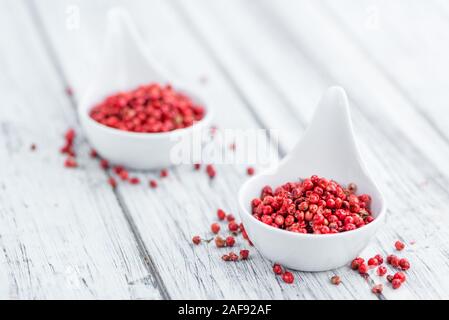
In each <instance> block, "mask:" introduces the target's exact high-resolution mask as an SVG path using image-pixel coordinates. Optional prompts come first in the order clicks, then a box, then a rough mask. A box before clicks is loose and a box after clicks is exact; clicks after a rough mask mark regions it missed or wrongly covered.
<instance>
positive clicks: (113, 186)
mask: <svg viewBox="0 0 449 320" xmlns="http://www.w3.org/2000/svg"><path fill="white" fill-rule="evenodd" d="M108 183H109V185H110V186H111V187H112V188H113V189H115V188H116V187H117V181H116V180H115V179H114V178H113V177H109V179H108Z"/></svg>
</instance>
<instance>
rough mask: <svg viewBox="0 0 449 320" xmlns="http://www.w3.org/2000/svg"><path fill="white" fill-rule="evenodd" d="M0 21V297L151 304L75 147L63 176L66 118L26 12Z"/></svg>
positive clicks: (116, 211) (95, 179) (109, 198)
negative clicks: (76, 163)
mask: <svg viewBox="0 0 449 320" xmlns="http://www.w3.org/2000/svg"><path fill="white" fill-rule="evenodd" d="M0 12H1V18H0V33H1V34H0V47H1V48H2V50H0V70H1V72H0V88H1V90H0V91H1V93H2V106H1V108H0V119H1V120H0V146H1V147H0V166H1V168H2V169H1V174H0V250H1V252H0V264H1V270H2V272H0V273H1V276H0V288H1V289H0V298H1V299H6V298H9V299H86V298H104V299H108V298H122V299H131V298H132V299H140V298H160V297H161V295H160V294H159V291H158V290H157V288H155V286H154V284H153V283H154V279H153V278H152V275H151V274H148V271H147V270H146V268H145V266H144V263H143V261H142V259H141V257H140V255H139V252H138V250H137V246H136V243H135V241H134V239H133V237H132V235H131V233H130V230H129V228H128V227H127V224H126V221H125V219H124V216H123V213H122V211H121V208H120V206H119V204H118V202H117V200H116V198H115V196H114V194H113V193H112V191H111V189H110V188H109V187H108V185H107V183H106V177H105V174H104V173H103V172H102V171H101V170H100V169H99V168H98V166H97V165H96V164H92V163H91V162H89V161H86V159H87V157H86V155H87V153H88V151H89V150H88V149H87V146H86V144H85V143H80V144H79V145H77V146H76V148H77V151H78V152H79V154H80V166H81V167H80V168H79V169H76V170H67V169H64V167H63V161H64V157H63V156H62V155H61V154H59V148H60V147H61V145H62V143H63V133H64V132H65V130H66V129H67V128H68V127H69V126H75V127H76V124H75V117H74V113H73V111H72V110H71V109H70V105H69V101H68V99H67V97H66V95H65V92H64V90H65V88H64V85H63V84H62V83H61V82H60V79H59V78H58V76H57V75H56V72H55V69H54V66H53V65H52V64H51V62H50V60H49V58H48V56H47V52H46V51H45V50H44V48H43V45H42V42H41V41H40V36H39V35H38V34H37V33H36V31H35V28H34V26H33V25H32V23H31V21H32V18H31V17H30V15H29V13H28V9H27V8H26V7H24V6H22V4H21V3H20V2H14V3H13V2H11V1H2V2H0ZM12 28H13V29H14V32H10V30H11V29H12ZM33 143H34V144H36V146H37V149H36V150H35V151H31V150H30V146H31V144H33Z"/></svg>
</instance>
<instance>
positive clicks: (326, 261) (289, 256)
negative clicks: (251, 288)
mask: <svg viewBox="0 0 449 320" xmlns="http://www.w3.org/2000/svg"><path fill="white" fill-rule="evenodd" d="M314 174H316V175H319V176H322V177H326V178H329V179H333V180H335V181H337V182H339V183H341V184H343V185H347V184H348V183H351V182H354V183H356V185H357V190H358V193H367V194H369V195H371V197H372V205H371V209H372V213H373V216H374V218H375V219H374V221H373V222H371V223H370V224H368V225H366V226H363V227H361V228H359V229H356V230H353V231H348V232H342V233H337V234H323V235H320V234H318V235H317V234H300V233H294V232H290V231H285V230H282V229H277V228H273V227H271V226H268V225H266V224H264V223H262V222H260V221H259V220H257V219H255V218H254V217H253V216H252V215H251V200H252V199H253V198H256V197H259V196H260V192H261V190H262V188H263V187H264V186H265V185H269V186H272V187H276V186H279V185H281V184H284V183H285V182H289V181H298V178H306V177H310V176H311V175H314ZM239 204H240V215H241V219H242V221H243V224H244V226H245V228H246V230H247V232H248V235H249V237H250V239H251V241H252V242H253V243H254V245H255V246H256V248H257V249H258V250H259V251H260V252H261V253H262V254H263V255H264V256H265V257H267V258H268V259H270V260H272V261H274V262H278V263H281V264H282V265H284V266H286V267H289V268H292V269H297V270H302V271H324V270H329V269H333V268H337V267H340V266H342V265H344V264H346V263H349V261H350V260H351V259H354V258H355V257H356V256H357V254H358V253H360V251H362V249H363V248H365V246H366V245H367V244H368V242H369V240H370V239H371V238H372V237H373V236H374V234H375V233H376V231H377V230H378V228H379V227H380V226H381V225H382V222H383V220H384V217H385V210H386V209H385V202H384V198H383V196H382V194H381V192H380V191H379V189H378V188H377V186H376V184H375V183H374V181H373V179H372V178H371V177H370V176H369V175H368V173H367V171H366V169H365V165H364V164H363V161H362V159H361V157H360V153H359V150H358V148H357V145H356V142H355V138H354V132H353V129H352V123H351V118H350V114H349V105H348V99H347V97H346V93H345V91H344V90H343V89H342V88H340V87H331V88H329V89H328V90H327V91H326V92H325V94H324V96H323V98H322V100H321V102H320V104H319V106H318V108H317V109H316V111H315V114H314V117H313V119H312V122H311V123H310V125H309V127H308V129H307V130H306V132H305V133H304V135H303V137H302V138H301V139H300V141H299V142H298V143H297V144H296V146H295V147H294V148H293V150H292V151H291V152H290V153H289V154H288V155H287V156H286V157H285V158H284V159H283V160H282V161H281V162H280V163H279V165H278V166H277V168H275V169H274V170H270V171H268V172H266V173H262V174H260V175H258V176H255V177H253V178H251V179H250V180H248V181H247V182H246V183H245V184H244V185H243V186H242V187H241V189H240V192H239Z"/></svg>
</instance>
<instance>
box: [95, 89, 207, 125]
mask: <svg viewBox="0 0 449 320" xmlns="http://www.w3.org/2000/svg"><path fill="white" fill-rule="evenodd" d="M204 115H205V110H204V108H203V107H202V106H199V105H197V104H196V103H194V102H193V101H192V100H191V99H190V98H189V97H187V96H186V95H184V94H182V93H179V92H176V91H175V90H173V88H172V87H171V86H170V85H165V86H162V85H160V84H157V83H152V84H148V85H142V86H139V87H138V88H136V89H134V90H131V91H128V92H119V93H117V94H114V95H111V96H109V97H107V98H106V99H104V100H103V101H102V102H100V103H99V104H97V105H96V106H94V107H93V108H92V110H91V111H90V117H91V118H92V119H94V120H95V121H97V122H99V123H101V124H103V125H105V126H108V127H111V128H114V129H119V130H124V131H133V132H144V133H156V132H167V131H173V130H176V129H181V128H186V127H190V126H192V125H193V124H194V122H195V121H199V120H201V119H202V118H203V117H204Z"/></svg>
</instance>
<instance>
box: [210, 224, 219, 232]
mask: <svg viewBox="0 0 449 320" xmlns="http://www.w3.org/2000/svg"><path fill="white" fill-rule="evenodd" d="M210 230H211V231H212V232H213V233H215V234H217V233H219V232H220V225H219V224H218V223H212V224H211V226H210Z"/></svg>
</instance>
